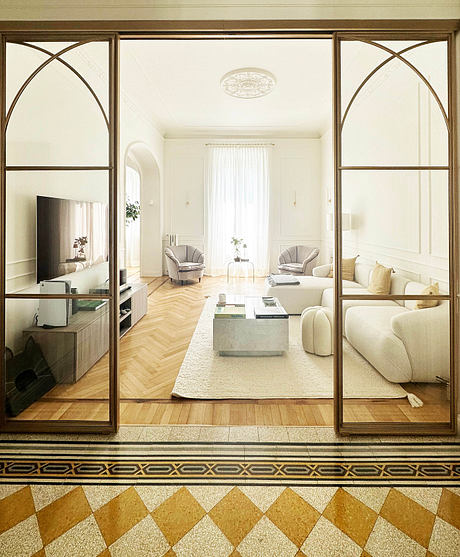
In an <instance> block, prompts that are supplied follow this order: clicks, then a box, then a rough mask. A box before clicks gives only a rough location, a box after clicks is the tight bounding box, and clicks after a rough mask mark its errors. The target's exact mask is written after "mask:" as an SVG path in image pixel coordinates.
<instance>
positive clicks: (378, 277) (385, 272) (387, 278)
mask: <svg viewBox="0 0 460 557" xmlns="http://www.w3.org/2000/svg"><path fill="white" fill-rule="evenodd" d="M392 271H393V269H392V268H391V267H384V266H383V265H380V263H379V262H378V261H376V262H375V267H374V269H373V270H372V275H371V280H370V281H369V286H368V287H367V289H368V290H369V292H371V293H372V294H379V295H381V296H386V295H388V294H389V293H390V288H391V273H392Z"/></svg>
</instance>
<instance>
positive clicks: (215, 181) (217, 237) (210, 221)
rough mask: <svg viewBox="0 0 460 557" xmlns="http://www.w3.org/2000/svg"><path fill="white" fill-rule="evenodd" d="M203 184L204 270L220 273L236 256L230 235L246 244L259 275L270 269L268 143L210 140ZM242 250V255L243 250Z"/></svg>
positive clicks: (247, 252) (247, 251)
mask: <svg viewBox="0 0 460 557" xmlns="http://www.w3.org/2000/svg"><path fill="white" fill-rule="evenodd" d="M205 187H206V197H207V204H206V253H205V263H206V273H207V274H209V275H223V274H225V272H226V265H227V263H228V261H230V260H231V259H233V257H234V249H233V246H232V245H231V243H230V241H231V238H232V236H236V237H238V238H243V240H244V243H245V244H247V250H246V257H247V258H249V259H250V260H251V261H252V262H253V263H254V266H255V272H256V274H257V275H258V276H263V275H266V274H267V273H268V269H269V252H268V245H269V237H268V234H269V229H268V222H269V195H270V147H264V146H235V147H232V146H228V147H226V146H223V147H221V146H209V147H208V153H207V168H206V174H205ZM243 255H244V254H243V250H241V256H243Z"/></svg>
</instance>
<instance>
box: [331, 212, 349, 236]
mask: <svg viewBox="0 0 460 557" xmlns="http://www.w3.org/2000/svg"><path fill="white" fill-rule="evenodd" d="M326 228H327V231H328V232H332V230H334V215H333V214H332V213H328V214H327V222H326ZM347 230H351V214H350V213H342V232H346V231H347Z"/></svg>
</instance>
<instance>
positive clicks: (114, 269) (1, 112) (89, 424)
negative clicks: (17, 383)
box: [0, 32, 120, 433]
mask: <svg viewBox="0 0 460 557" xmlns="http://www.w3.org/2000/svg"><path fill="white" fill-rule="evenodd" d="M33 40H35V41H45V42H46V41H50V40H58V41H65V42H68V41H72V42H73V41H75V42H76V47H75V48H78V46H81V45H82V44H88V43H91V42H94V41H104V42H107V44H108V51H109V68H108V79H109V102H108V112H109V114H108V116H107V114H105V111H104V109H103V107H102V104H101V102H100V100H99V99H98V98H97V95H96V93H95V92H94V90H93V89H92V88H91V86H90V85H89V84H88V83H87V82H86V80H85V79H84V78H83V76H81V75H80V74H79V73H78V71H77V70H75V69H74V68H73V67H72V66H71V65H70V64H68V63H67V62H66V61H65V60H64V59H61V58H59V55H62V54H63V53H64V52H63V51H61V52H60V53H59V55H55V54H53V53H51V52H49V51H47V50H46V49H44V48H43V47H42V48H41V49H40V48H39V47H38V48H37V47H36V46H32V45H27V46H28V47H31V48H35V49H36V50H37V49H38V50H41V51H42V52H44V53H46V54H48V55H49V56H50V57H49V58H48V59H47V60H46V61H45V62H44V63H43V64H41V65H40V66H39V69H38V71H37V70H34V72H32V74H30V76H29V78H28V79H27V80H26V81H25V82H24V84H23V86H22V87H21V88H20V89H19V90H18V92H17V94H16V97H15V99H14V100H13V102H12V104H11V106H10V108H9V110H8V112H7V111H6V73H7V67H6V45H7V43H15V42H16V43H26V42H28V41H33ZM119 44H120V43H119V37H118V35H116V34H109V33H104V34H101V33H98V34H97V35H96V34H90V35H89V34H88V33H86V32H85V33H71V34H66V35H65V37H64V35H60V38H57V37H53V36H50V35H44V34H41V33H40V34H38V35H37V34H36V33H34V32H32V33H30V32H22V33H14V34H10V33H3V34H1V35H0V60H1V64H0V79H1V82H0V131H1V135H0V141H1V152H0V180H1V182H0V185H1V190H0V265H1V272H0V323H2V326H1V327H0V431H11V432H66V431H68V432H77V431H78V432H93V433H94V432H97V433H111V432H115V431H117V430H118V427H119V386H118V383H119V379H118V345H119V338H118V337H119V335H118V328H119V321H118V314H119V311H118V307H119V289H118V288H114V286H117V285H118V281H119V279H118V274H119V270H118V257H117V254H118V161H119ZM72 48H74V47H72ZM64 50H71V47H69V48H68V49H64ZM55 60H56V61H58V62H60V63H62V64H64V65H65V66H66V67H67V68H68V69H70V70H71V71H72V72H73V73H74V74H75V75H77V77H79V78H80V79H81V81H82V82H83V83H84V85H85V86H86V87H87V88H88V90H89V91H90V93H91V94H92V96H93V99H94V100H95V101H96V103H97V104H98V106H99V108H100V109H101V111H102V113H103V115H104V120H105V123H106V125H107V132H108V135H109V142H108V145H109V152H108V165H106V166H75V165H69V166H66V165H51V166H50V165H46V166H45V165H43V166H40V165H31V166H28V165H24V166H7V164H6V132H7V126H8V122H9V117H10V116H11V114H12V112H13V110H14V107H15V103H16V102H17V100H19V98H20V95H21V94H22V92H23V91H24V90H25V89H26V87H27V85H28V84H29V83H30V81H31V80H32V79H33V78H34V77H35V75H37V74H38V73H39V71H41V69H43V68H44V67H46V65H48V64H49V63H52V62H53V61H55ZM82 170H88V171H91V170H104V171H107V175H108V178H109V179H108V188H109V190H108V193H109V196H108V197H109V293H108V294H103V295H102V294H68V295H67V294H66V295H46V294H23V293H17V294H15V293H7V292H6V176H7V173H8V172H22V171H34V172H39V171H46V172H51V171H82ZM40 298H48V299H80V300H81V299H92V300H95V299H103V300H108V301H109V328H110V331H109V362H110V364H109V399H108V406H109V419H108V421H90V420H10V419H8V418H7V416H6V408H5V394H6V381H5V379H6V377H5V359H4V350H5V327H4V326H3V324H4V323H5V313H6V311H5V310H6V300H9V299H33V300H36V299H40Z"/></svg>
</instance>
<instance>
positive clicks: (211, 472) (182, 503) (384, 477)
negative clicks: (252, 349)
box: [0, 427, 460, 557]
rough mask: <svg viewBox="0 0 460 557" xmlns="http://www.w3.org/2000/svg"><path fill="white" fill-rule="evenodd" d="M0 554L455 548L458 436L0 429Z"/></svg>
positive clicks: (245, 556)
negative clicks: (102, 433)
mask: <svg viewBox="0 0 460 557" xmlns="http://www.w3.org/2000/svg"><path fill="white" fill-rule="evenodd" d="M0 555H1V556H2V557H10V556H11V557H30V556H48V557H51V556H52V557H58V556H66V557H68V556H82V557H93V556H104V557H105V556H110V555H112V556H123V557H125V556H133V557H134V556H136V557H137V556H149V557H154V556H166V557H172V556H174V555H177V556H184V557H185V556H190V557H201V556H203V557H219V556H225V557H227V556H232V557H237V556H242V557H265V556H267V557H268V556H270V557H271V556H273V557H284V556H286V557H290V556H292V557H294V556H303V555H307V556H309V557H323V556H324V557H334V556H340V557H348V556H351V557H353V556H357V557H362V556H372V557H385V556H388V557H390V556H391V557H394V556H401V557H406V556H409V557H410V556H419V555H420V556H438V557H459V556H460V438H459V437H456V438H452V437H450V438H436V437H429V438H418V439H414V438H384V437H375V438H352V439H346V440H345V439H343V438H338V437H336V436H335V434H334V432H333V430H331V429H330V428H212V427H209V428H206V427H202V428H200V427H196V428H190V427H186V428H180V427H178V428H175V427H168V428H155V427H150V428H144V427H138V428H121V430H120V432H119V433H118V434H116V435H113V436H110V437H101V436H90V435H82V436H72V437H70V436H64V435H46V436H44V435H23V436H19V435H9V434H3V435H0Z"/></svg>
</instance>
